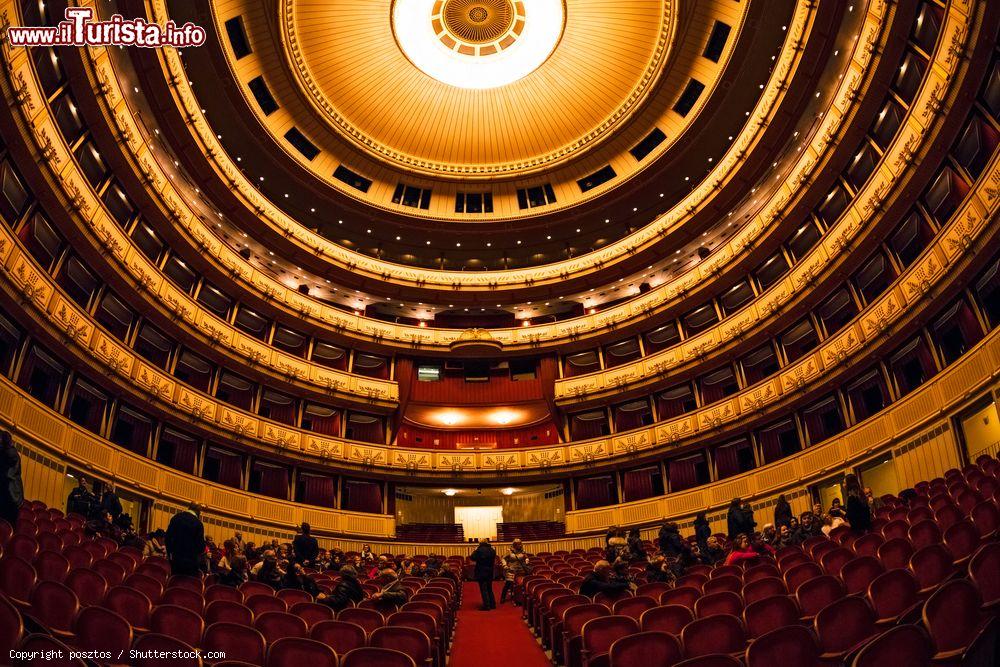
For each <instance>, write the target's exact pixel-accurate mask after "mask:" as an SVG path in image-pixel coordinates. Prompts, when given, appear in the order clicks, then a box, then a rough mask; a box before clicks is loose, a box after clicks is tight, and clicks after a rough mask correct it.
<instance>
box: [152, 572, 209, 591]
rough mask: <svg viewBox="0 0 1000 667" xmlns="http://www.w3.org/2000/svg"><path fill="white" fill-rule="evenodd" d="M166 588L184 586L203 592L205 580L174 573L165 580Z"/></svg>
mask: <svg viewBox="0 0 1000 667" xmlns="http://www.w3.org/2000/svg"><path fill="white" fill-rule="evenodd" d="M157 569H158V568H157ZM167 588H186V589H188V590H190V591H193V592H195V593H198V594H199V595H204V594H205V582H204V581H202V580H201V579H199V578H198V577H189V576H187V575H183V574H175V575H173V576H172V577H170V579H168V580H167Z"/></svg>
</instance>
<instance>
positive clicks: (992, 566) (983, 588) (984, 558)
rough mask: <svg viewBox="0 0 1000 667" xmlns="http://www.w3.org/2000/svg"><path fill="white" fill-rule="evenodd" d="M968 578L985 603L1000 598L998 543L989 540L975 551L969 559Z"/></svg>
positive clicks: (999, 544)
mask: <svg viewBox="0 0 1000 667" xmlns="http://www.w3.org/2000/svg"><path fill="white" fill-rule="evenodd" d="M969 578H970V579H972V582H973V583H974V584H976V587H977V588H978V589H979V593H980V595H982V597H983V601H984V602H985V603H987V604H994V603H996V602H997V601H998V600H1000V543H998V542H989V543H987V544H984V545H983V546H982V547H980V548H979V550H978V551H976V553H975V554H974V555H973V556H972V559H971V560H969Z"/></svg>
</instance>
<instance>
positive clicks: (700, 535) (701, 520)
mask: <svg viewBox="0 0 1000 667" xmlns="http://www.w3.org/2000/svg"><path fill="white" fill-rule="evenodd" d="M711 536H712V527H711V526H710V525H709V523H708V519H707V518H706V517H705V513H704V512H698V514H697V516H695V518H694V539H695V542H697V543H698V546H699V547H700V548H701V550H702V551H704V550H705V545H706V544H708V538H709V537H711Z"/></svg>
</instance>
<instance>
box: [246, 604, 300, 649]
mask: <svg viewBox="0 0 1000 667" xmlns="http://www.w3.org/2000/svg"><path fill="white" fill-rule="evenodd" d="M253 627H254V628H256V629H257V631H258V632H260V634H262V635H264V639H265V640H266V641H267V642H268V643H269V644H270V643H271V642H275V641H278V640H279V639H283V638H284V637H300V638H304V637H308V636H309V628H308V627H306V622H305V621H304V620H302V619H301V618H299V617H298V616H293V615H292V614H289V613H288V612H284V611H265V612H264V613H262V614H255V615H254V619H253Z"/></svg>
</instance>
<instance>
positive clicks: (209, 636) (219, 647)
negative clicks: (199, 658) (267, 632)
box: [202, 623, 265, 665]
mask: <svg viewBox="0 0 1000 667" xmlns="http://www.w3.org/2000/svg"><path fill="white" fill-rule="evenodd" d="M202 649H203V650H205V651H221V652H222V653H223V654H225V656H226V659H227V660H241V661H243V662H249V663H250V664H253V665H262V664H264V649H265V642H264V637H263V636H262V635H261V634H260V633H259V632H257V630H255V629H254V628H251V627H248V626H246V625H238V624H236V623H213V624H212V625H210V626H208V627H207V628H206V629H205V635H204V638H203V639H202Z"/></svg>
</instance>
